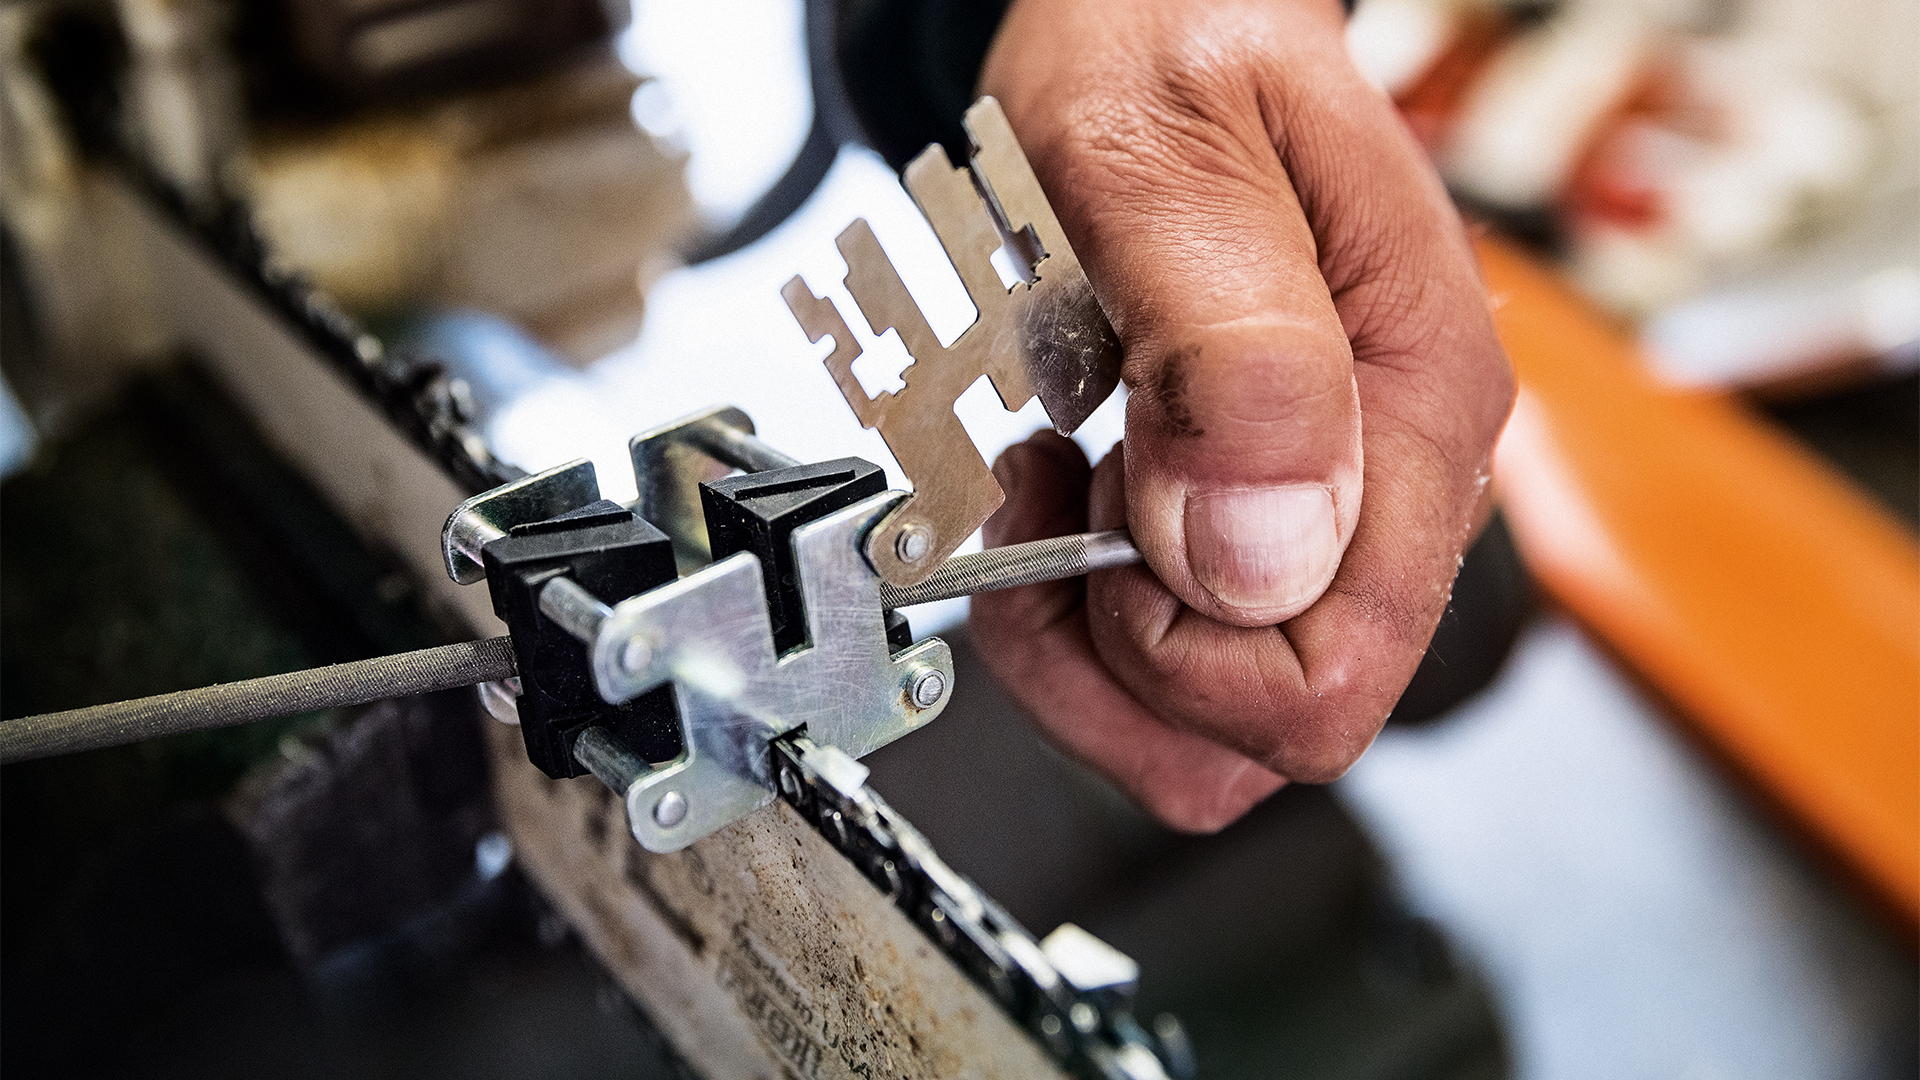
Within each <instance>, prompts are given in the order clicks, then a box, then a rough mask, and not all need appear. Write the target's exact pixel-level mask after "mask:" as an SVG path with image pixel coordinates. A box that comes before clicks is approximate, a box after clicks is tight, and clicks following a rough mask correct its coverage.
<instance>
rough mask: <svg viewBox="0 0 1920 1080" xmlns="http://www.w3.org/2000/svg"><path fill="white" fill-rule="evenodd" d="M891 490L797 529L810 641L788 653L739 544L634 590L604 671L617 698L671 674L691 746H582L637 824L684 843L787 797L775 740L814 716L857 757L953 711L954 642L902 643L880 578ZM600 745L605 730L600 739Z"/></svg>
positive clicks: (612, 628)
mask: <svg viewBox="0 0 1920 1080" xmlns="http://www.w3.org/2000/svg"><path fill="white" fill-rule="evenodd" d="M902 497H903V496H902V494H901V493H900V492H897V491H894V492H883V493H882V494H879V495H875V496H873V497H871V498H868V499H865V500H862V501H861V502H858V503H855V504H854V505H852V506H849V507H847V508H845V509H843V510H837V511H834V512H833V513H831V514H828V515H826V516H825V517H822V518H821V519H819V520H818V521H814V522H811V523H809V524H807V525H804V526H802V527H801V528H799V529H797V530H795V532H794V534H793V552H794V567H795V571H796V576H797V578H798V579H799V585H800V593H801V600H802V606H803V607H804V609H805V614H806V626H807V639H808V642H807V645H806V646H805V647H803V648H799V649H795V650H793V651H791V652H789V653H787V654H786V655H785V656H776V655H775V653H774V647H773V636H772V633H771V630H770V629H769V623H768V609H767V598H766V585H765V582H764V580H763V578H762V575H761V569H760V561H759V560H758V559H757V558H755V557H754V556H753V555H750V554H747V553H744V552H743V553H741V554H737V555H733V556H730V557H728V558H726V559H722V560H721V561H719V562H717V563H713V564H711V565H710V566H707V567H706V568H704V569H702V570H699V571H697V572H695V573H693V574H690V575H688V576H687V577H684V578H681V579H680V580H679V581H677V582H674V583H672V584H668V585H664V586H661V587H660V588H657V589H654V590H652V591H650V592H646V593H643V594H641V595H639V596H635V597H632V598H631V599H628V600H625V601H622V602H621V603H619V604H617V605H615V606H614V607H613V609H612V610H611V612H609V613H608V614H607V615H606V617H605V618H604V619H603V620H601V621H600V623H599V626H598V630H597V632H596V633H595V634H594V640H593V644H592V646H591V651H592V666H593V676H594V683H595V685H596V687H597V688H598V689H599V691H600V694H601V696H602V697H604V698H605V699H606V700H608V701H610V702H620V701H626V700H629V699H631V698H633V697H635V696H637V695H639V694H642V693H645V692H646V691H648V690H651V689H653V688H655V687H657V686H660V685H662V684H664V683H668V682H671V683H672V684H673V686H674V694H675V700H676V703H677V704H678V707H679V713H680V724H681V730H682V733H683V735H684V740H685V745H686V751H685V753H684V754H683V755H682V756H681V757H680V758H679V759H677V760H675V761H673V762H669V763H667V764H665V765H663V766H660V767H658V768H653V769H648V768H646V767H645V765H644V763H640V762H638V760H637V759H636V758H633V757H632V756H631V755H626V756H625V757H624V758H623V757H622V756H621V755H619V754H618V753H611V754H598V753H597V751H595V750H594V749H593V748H592V746H588V747H583V748H582V750H581V751H580V752H581V755H582V761H583V763H584V764H586V765H587V766H588V767H589V768H591V769H592V770H593V771H594V773H595V775H598V776H600V778H601V779H602V780H603V781H606V782H607V783H608V784H609V785H610V786H613V787H614V788H615V790H617V791H624V792H625V795H626V802H627V819H628V823H629V825H630V826H631V827H632V829H633V835H634V838H635V839H637V840H638V841H639V842H640V844H641V846H642V847H645V848H646V849H647V850H649V851H657V852H667V851H678V850H680V849H681V848H683V847H686V846H687V845H688V844H691V843H692V842H694V841H695V840H698V839H700V838H701V837H703V836H706V835H708V834H709V833H712V832H714V831H716V830H718V829H721V828H723V827H725V826H727V825H729V824H731V823H733V822H734V821H737V820H739V819H740V818H742V817H744V816H746V815H747V814H749V813H751V812H753V811H754V810H756V809H758V808H760V807H761V806H764V805H766V804H767V803H768V802H769V801H771V800H772V799H773V797H774V777H773V775H772V771H771V765H770V753H771V751H770V748H769V744H770V743H771V741H772V740H773V739H775V738H778V737H779V736H781V735H784V734H786V733H788V732H790V731H793V730H795V729H797V728H801V727H804V728H806V729H807V731H808V733H809V734H810V735H811V736H812V737H813V738H814V739H815V740H817V741H819V742H822V743H828V744H831V745H834V746H837V747H839V748H841V749H842V750H844V751H846V752H847V753H848V754H850V755H852V756H854V757H860V756H863V755H865V754H867V753H868V752H870V751H872V750H874V749H876V748H878V747H881V746H884V745H886V744H887V743H890V742H892V741H893V740H894V739H897V738H899V737H900V736H902V735H904V734H906V733H907V732H909V731H911V730H913V729H915V728H918V727H920V726H921V725H923V724H925V723H926V722H927V721H929V720H932V719H933V718H934V717H936V716H938V715H940V712H941V711H942V710H943V709H945V708H946V704H947V700H948V698H949V697H950V696H951V693H952V686H953V656H952V653H951V652H950V651H949V650H948V648H947V645H946V643H945V642H943V641H941V640H939V639H938V638H928V639H926V640H924V641H921V642H918V643H916V644H915V645H913V646H912V647H910V648H907V649H904V650H902V651H901V652H899V653H897V654H893V653H890V651H889V646H888V643H887V630H886V623H885V620H884V618H883V616H882V614H881V605H880V578H879V577H878V576H877V575H876V574H875V573H874V572H873V569H872V567H870V566H869V565H868V564H867V561H866V559H865V558H863V557H862V555H861V553H860V547H861V540H862V538H863V537H865V536H866V535H867V534H868V533H869V531H870V530H872V529H873V528H874V527H875V526H876V525H877V524H878V523H879V522H880V521H881V520H882V519H883V518H885V517H886V515H887V514H888V513H889V512H890V511H892V510H893V509H894V508H895V506H896V505H897V504H898V502H899V501H900V499H901V498H902ZM595 745H597V744H595Z"/></svg>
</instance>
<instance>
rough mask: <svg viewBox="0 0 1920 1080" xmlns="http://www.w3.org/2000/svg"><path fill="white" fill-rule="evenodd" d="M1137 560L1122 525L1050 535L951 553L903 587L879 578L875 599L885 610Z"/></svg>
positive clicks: (1036, 582)
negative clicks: (921, 577) (921, 578)
mask: <svg viewBox="0 0 1920 1080" xmlns="http://www.w3.org/2000/svg"><path fill="white" fill-rule="evenodd" d="M1140 561H1141V555H1140V549H1139V548H1136V547H1134V546H1133V538H1132V537H1131V536H1129V535H1128V534H1127V530H1125V529H1110V530H1108V531H1106V532H1097V533H1079V534H1077V535H1074V536H1055V537H1050V538H1048V539H1046V540H1034V541H1031V542H1029V543H1025V544H1008V545H1007V546H1006V547H997V548H990V549H988V550H986V551H980V552H975V553H974V554H972V555H956V556H954V557H953V558H951V559H948V560H947V561H946V563H945V564H944V565H942V566H941V567H940V569H938V570H935V571H934V572H933V573H932V574H930V575H928V577H927V580H925V581H923V582H921V583H920V584H918V585H914V586H911V587H908V588H905V589H902V588H898V587H896V586H894V585H890V584H888V583H886V582H884V581H883V582H881V583H880V602H881V604H882V605H883V606H884V607H886V608H888V609H889V610H891V609H893V608H903V607H912V606H913V605H915V604H931V603H933V602H934V601H935V600H952V599H953V598H955V597H958V596H972V595H973V594H974V593H983V592H992V591H994V590H995V589H1011V588H1015V587H1017V586H1020V585H1037V584H1039V583H1040V582H1043V581H1059V580H1060V579H1061V578H1070V577H1078V576H1079V575H1081V574H1087V573H1092V572H1093V571H1095V570H1111V569H1113V568H1114V567H1119V566H1132V565H1133V564H1135V563H1137V562H1140Z"/></svg>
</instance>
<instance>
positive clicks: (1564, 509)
mask: <svg viewBox="0 0 1920 1080" xmlns="http://www.w3.org/2000/svg"><path fill="white" fill-rule="evenodd" d="M1479 253H1480V258H1481V265H1482V269H1483V272H1484V273H1485V275H1486V279H1487V286H1488V289H1489V292H1490V293H1491V296H1492V304H1493V308H1494V319H1495V322H1496V324H1497V326H1498V328H1499V333H1500V338H1501V341H1502V342H1503V343H1504V344H1505V345H1506V348H1507V352H1508V354H1509V355H1510V356H1511V357H1512V359H1513V364H1514V368H1515V371H1516V372H1517V374H1518V376H1519V383H1520V394H1519V400H1518V402H1517V404H1516V405H1515V408H1514V414H1513V418H1512V420H1511V421H1510V422H1509V423H1508V425H1507V429H1506V432H1505V433H1504V434H1503V435H1502V437H1501V440H1500V445H1499V448H1498V449H1497V451H1496V452H1495V463H1494V482H1495V486H1496V489H1497V491H1498V494H1499V498H1500V502H1501V506H1502V508H1503V510H1504V512H1505V514H1506V519H1507V522H1508V525H1509V527H1510V528H1511V530H1512V532H1513V535H1514V538H1515V541H1516V543H1517V544H1518V546H1519V549H1520V552H1521V555H1522V557H1523V558H1524V559H1525V561H1526V563H1527V566H1528V568H1529V569H1530V570H1531V571H1532V572H1533V574H1534V575H1535V576H1536V577H1537V578H1538V579H1539V581H1540V583H1541V585H1542V586H1543V587H1544V588H1545V590H1546V591H1547V592H1548V593H1549V594H1550V595H1551V596H1553V597H1554V598H1555V599H1556V600H1557V601H1558V602H1559V603H1560V604H1562V605H1563V606H1565V607H1566V608H1567V609H1568V610H1569V611H1571V612H1572V613H1573V614H1574V616H1575V617H1576V618H1578V619H1580V620H1581V621H1582V622H1583V623H1585V625H1586V626H1587V627H1588V628H1589V629H1590V630H1591V631H1592V632H1593V633H1594V634H1595V635H1597V636H1598V637H1599V638H1600V639H1601V640H1602V641H1604V642H1605V643H1606V645H1607V646H1608V647H1609V648H1611V649H1612V650H1613V651H1614V652H1615V653H1616V654H1617V655H1618V656H1619V657H1621V658H1622V659H1623V660H1625V661H1626V662H1627V663H1628V664H1629V665H1631V666H1632V667H1633V668H1634V669H1636V670H1637V671H1638V672H1639V673H1640V675H1641V676H1642V677H1643V678H1645V679H1646V680H1647V681H1648V682H1649V683H1650V684H1651V685H1652V686H1653V687H1654V688H1655V690H1657V691H1658V692H1659V693H1660V694H1662V695H1664V696H1665V697H1666V698H1667V699H1668V701H1669V702H1670V703H1671V704H1672V705H1674V706H1675V707H1676V708H1677V710H1678V711H1679V712H1680V714H1681V718H1682V719H1683V720H1684V721H1685V722H1686V723H1688V724H1689V725H1690V726H1691V727H1692V728H1693V729H1694V730H1695V731H1696V732H1697V734H1698V735H1699V736H1701V737H1702V738H1703V739H1704V740H1706V741H1707V742H1708V743H1709V744H1710V745H1711V747H1712V748H1713V749H1714V750H1715V751H1717V752H1718V753H1719V754H1721V755H1722V756H1723V757H1724V758H1725V759H1726V760H1728V761H1729V762H1730V763H1731V764H1732V765H1733V766H1734V767H1735V768H1736V770H1737V771H1739V772H1740V773H1742V774H1744V776H1745V777H1746V778H1747V779H1749V780H1750V781H1753V782H1755V783H1756V784H1757V785H1758V786H1759V787H1760V788H1761V789H1762V790H1763V792H1764V793H1765V794H1766V795H1767V796H1769V797H1770V798H1771V799H1772V800H1774V801H1775V802H1776V803H1777V804H1778V806H1779V807H1781V808H1783V809H1785V810H1786V811H1787V812H1789V813H1790V814H1791V815H1792V817H1793V818H1794V819H1795V820H1796V821H1797V822H1798V823H1800V824H1801V825H1802V826H1804V828H1805V829H1806V830H1808V831H1809V832H1810V833H1811V834H1812V835H1813V836H1814V837H1816V838H1817V839H1818V840H1819V841H1821V842H1822V843H1823V844H1824V846H1825V847H1826V848H1827V849H1828V850H1829V851H1830V852H1831V853H1833V854H1834V855H1836V856H1838V858H1839V859H1840V860H1841V861H1842V862H1843V863H1844V864H1845V865H1846V866H1847V867H1849V868H1850V869H1851V870H1853V871H1854V872H1855V873H1856V874H1857V875H1858V876H1859V877H1860V878H1861V879H1862V880H1863V881H1864V882H1866V883H1867V884H1868V885H1869V887H1870V888H1871V889H1872V890H1873V892H1874V893H1876V894H1877V895H1878V897H1879V898H1880V899H1881V900H1882V901H1884V902H1886V903H1887V904H1889V905H1891V907H1892V908H1893V910H1894V911H1895V912H1897V913H1898V915H1899V917H1901V918H1902V919H1904V921H1905V928H1906V930H1907V933H1908V934H1909V935H1911V934H1913V933H1914V932H1915V929H1916V925H1920V543H1917V542H1916V539H1915V537H1914V536H1913V534H1912V533H1910V532H1909V531H1908V530H1907V529H1906V528H1905V527H1904V526H1903V525H1902V524H1901V523H1900V522H1898V521H1896V520H1895V519H1894V518H1892V517H1891V516H1890V515H1889V514H1887V513H1886V512H1885V511H1884V510H1883V509H1881V508H1880V507H1879V506H1878V505H1877V504H1875V503H1874V502H1872V501H1871V500H1870V499H1869V498H1868V497H1867V496H1866V495H1864V494H1863V493H1861V492H1860V491H1858V490H1856V489H1855V488H1854V487H1853V486H1852V484H1850V483H1849V482H1848V481H1847V480H1845V479H1844V478H1842V477H1841V476H1840V475H1838V474H1837V473H1836V472H1834V471H1833V470H1832V469H1830V468H1828V467H1827V466H1826V465H1825V464H1823V463H1822V462H1820V461H1819V460H1817V459H1816V458H1815V457H1814V456H1813V455H1812V454H1811V453H1809V452H1808V451H1807V450H1806V449H1804V448H1803V447H1801V446H1800V445H1799V444H1798V443H1797V442H1796V441H1795V440H1793V439H1792V438H1791V437H1790V436H1788V435H1786V434H1784V433H1782V432H1780V431H1778V430H1777V429H1775V428H1774V427H1773V426H1772V425H1770V424H1769V423H1768V422H1766V421H1765V420H1764V419H1762V418H1760V417H1758V416H1756V415H1755V414H1754V413H1753V412H1752V411H1751V410H1749V409H1748V408H1747V407H1746V406H1744V405H1743V404H1742V403H1741V402H1740V401H1739V400H1738V399H1736V398H1734V397H1731V396H1728V395H1725V394H1719V393H1701V392H1697V391H1683V390H1676V389H1673V388H1670V387H1667V386H1664V385H1662V384H1661V383H1660V382H1659V381H1658V380H1656V379H1655V378H1654V377H1653V376H1652V375H1651V374H1650V373H1649V371H1648V368H1647V365H1646V364H1644V363H1643V362H1642V361H1641V359H1640V357H1639V356H1638V355H1637V350H1638V346H1637V344H1636V343H1635V341H1634V339H1633V337H1632V336H1631V335H1630V334H1629V333H1628V332H1627V331H1626V329H1625V328H1623V327H1622V326H1620V325H1618V324H1617V323H1615V322H1614V321H1612V320H1611V319H1609V318H1608V317H1607V316H1605V315H1603V314H1601V313H1600V312H1598V311H1596V310H1595V309H1594V308H1593V307H1592V305H1590V304H1589V303H1588V302H1587V301H1585V300H1584V299H1582V298H1580V297H1579V296H1578V295H1576V294H1575V293H1574V292H1573V291H1572V290H1571V289H1570V288H1569V287H1568V285H1567V284H1566V283H1565V282H1563V281H1562V280H1561V279H1560V278H1559V277H1558V276H1557V275H1556V274H1554V273H1553V272H1552V271H1550V270H1548V269H1547V268H1545V267H1543V266H1541V265H1540V264H1538V263H1537V262H1535V261H1534V260H1533V259H1531V258H1530V257H1528V256H1527V255H1525V254H1524V253H1522V252H1520V251H1519V250H1517V249H1515V248H1513V247H1511V246H1508V245H1506V244H1504V243H1501V242H1498V241H1491V240H1483V241H1481V242H1480V244H1479Z"/></svg>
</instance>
